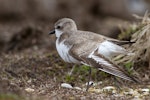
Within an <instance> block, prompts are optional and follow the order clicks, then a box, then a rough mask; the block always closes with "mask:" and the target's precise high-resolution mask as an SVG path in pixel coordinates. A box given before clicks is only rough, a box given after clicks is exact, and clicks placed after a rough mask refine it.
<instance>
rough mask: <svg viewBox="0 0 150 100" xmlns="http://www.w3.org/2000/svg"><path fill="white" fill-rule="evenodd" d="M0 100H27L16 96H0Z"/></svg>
mask: <svg viewBox="0 0 150 100" xmlns="http://www.w3.org/2000/svg"><path fill="white" fill-rule="evenodd" d="M0 100H25V99H24V98H23V97H20V96H18V95H16V94H0Z"/></svg>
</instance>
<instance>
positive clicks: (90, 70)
mask: <svg viewBox="0 0 150 100" xmlns="http://www.w3.org/2000/svg"><path fill="white" fill-rule="evenodd" d="M91 72H92V69H91V67H89V77H88V82H87V87H86V91H88V90H89V88H90V87H91V86H92V84H90V80H91Z"/></svg>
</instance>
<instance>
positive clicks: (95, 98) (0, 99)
mask: <svg viewBox="0 0 150 100" xmlns="http://www.w3.org/2000/svg"><path fill="white" fill-rule="evenodd" d="M52 27H53V23H49V22H47V21H38V22H37V21H31V20H25V21H10V22H9V23H8V22H1V23H0V70H1V71H0V100H24V99H25V100H41V99H43V100H78V99H79V100H129V99H134V97H133V96H132V95H121V96H116V95H114V94H112V93H103V92H102V93H97V92H91V91H89V92H86V91H83V90H77V89H69V88H63V87H61V83H67V82H68V83H70V84H72V85H73V86H77V87H81V88H85V87H86V86H85V83H86V82H87V80H88V74H82V73H76V74H74V73H73V74H72V76H74V78H75V79H74V80H73V81H72V80H66V75H67V74H68V73H69V72H70V71H71V69H72V66H73V64H68V63H65V62H63V61H62V59H61V58H60V57H59V55H58V54H57V52H56V49H55V36H53V35H52V36H49V35H48V32H49V30H50V29H52ZM76 66H78V67H80V66H82V65H76ZM137 71H138V70H137ZM142 71H144V72H145V73H149V71H148V68H147V67H144V68H143V69H142V70H141V71H138V72H139V74H141V78H146V77H149V76H150V75H149V74H144V73H143V72H142ZM99 73H100V72H96V73H95V75H94V76H93V77H92V79H93V81H97V82H98V81H100V82H102V84H101V85H98V86H96V87H97V88H103V87H105V86H110V85H111V86H115V87H116V85H115V83H114V78H113V76H110V75H105V76H100V75H99ZM144 75H147V76H144ZM99 76H100V77H99ZM80 79H82V80H80ZM145 80H149V78H148V79H145ZM119 81H120V82H119V83H117V86H118V87H120V88H121V89H122V88H123V87H130V88H133V89H137V88H146V87H148V86H149V85H139V84H134V83H132V82H126V81H123V80H121V79H119ZM149 88H150V87H149ZM118 91H121V90H118ZM149 97H150V94H149V95H146V96H144V97H143V98H142V99H146V100H148V99H149Z"/></svg>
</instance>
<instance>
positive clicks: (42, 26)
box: [0, 0, 150, 52]
mask: <svg viewBox="0 0 150 100" xmlns="http://www.w3.org/2000/svg"><path fill="white" fill-rule="evenodd" d="M149 5H150V1H149V0H111V1H110V0H82V1H81V0H71V1H70V0H0V51H3V52H8V51H15V50H23V49H26V48H30V47H31V48H33V49H38V48H39V47H42V48H55V45H54V42H55V41H54V40H55V39H54V36H52V37H48V35H47V33H48V31H49V30H51V29H53V25H54V23H55V22H56V21H57V20H58V19H60V18H63V17H69V18H72V19H74V20H75V22H76V23H77V26H78V29H81V30H87V31H93V32H96V33H99V34H103V35H106V36H110V37H113V38H117V36H118V34H119V33H120V32H121V31H122V30H125V29H126V28H128V27H129V24H130V23H133V22H137V21H138V20H136V19H135V18H134V17H133V16H132V15H133V14H137V15H139V16H143V15H144V13H145V12H146V10H149V9H150V7H149Z"/></svg>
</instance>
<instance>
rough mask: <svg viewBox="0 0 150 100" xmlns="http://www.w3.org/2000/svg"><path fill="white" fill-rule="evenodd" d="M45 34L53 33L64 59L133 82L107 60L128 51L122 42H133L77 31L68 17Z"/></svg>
mask: <svg viewBox="0 0 150 100" xmlns="http://www.w3.org/2000/svg"><path fill="white" fill-rule="evenodd" d="M49 34H55V35H56V49H57V51H58V54H59V55H60V57H61V58H62V59H63V60H64V61H65V62H67V63H75V64H84V65H87V66H90V67H94V68H97V69H98V70H101V71H104V72H106V73H109V74H112V75H114V76H117V77H120V78H122V79H125V80H129V81H133V82H135V81H136V79H135V78H133V77H131V76H130V75H129V74H128V73H127V72H126V71H125V70H124V69H123V68H121V67H120V66H118V65H116V64H115V63H113V62H112V61H111V58H112V57H114V56H117V55H119V54H124V55H129V54H131V52H129V51H128V50H126V49H125V48H123V47H122V45H124V44H128V43H133V42H131V41H120V40H117V39H113V38H110V37H106V36H104V35H100V34H98V33H94V32H90V31H82V30H78V29H77V25H76V23H75V21H74V20H73V19H71V18H61V19H59V20H58V21H57V22H56V23H55V25H54V29H53V30H52V31H50V32H49Z"/></svg>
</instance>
